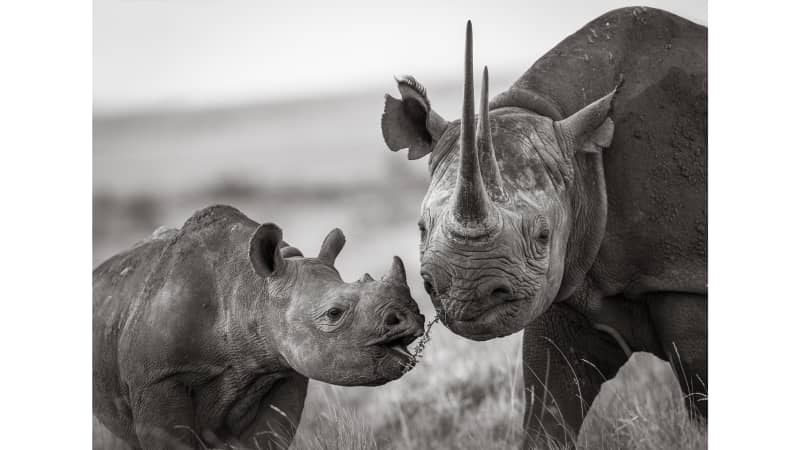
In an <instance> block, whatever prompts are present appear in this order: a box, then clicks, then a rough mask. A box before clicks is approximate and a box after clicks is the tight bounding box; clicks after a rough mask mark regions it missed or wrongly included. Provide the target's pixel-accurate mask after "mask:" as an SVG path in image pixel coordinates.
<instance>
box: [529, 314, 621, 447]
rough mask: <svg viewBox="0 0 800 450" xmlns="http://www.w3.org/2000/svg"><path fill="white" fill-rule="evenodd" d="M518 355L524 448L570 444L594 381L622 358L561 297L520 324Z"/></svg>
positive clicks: (617, 349)
mask: <svg viewBox="0 0 800 450" xmlns="http://www.w3.org/2000/svg"><path fill="white" fill-rule="evenodd" d="M522 358H523V367H524V371H523V372H524V378H525V400H526V405H525V424H524V426H525V443H524V448H525V449H533V448H549V445H548V444H549V443H557V444H561V445H564V444H567V445H570V444H574V442H575V440H576V438H577V434H578V431H579V429H580V426H581V423H582V422H583V418H584V416H585V415H586V413H587V412H588V410H589V407H590V406H591V404H592V401H593V400H594V398H595V396H597V393H598V392H599V391H600V385H601V384H602V383H603V382H604V381H605V380H606V379H609V378H611V377H613V376H614V374H616V372H617V370H618V369H619V368H620V367H621V366H622V364H624V363H625V360H626V356H625V353H624V352H623V351H622V350H621V349H620V347H619V346H618V345H617V344H616V343H615V342H613V341H612V340H611V339H610V338H609V336H607V335H606V334H605V333H602V332H599V331H597V330H595V329H594V328H593V327H592V324H591V323H590V322H589V321H588V320H587V319H586V318H585V317H584V316H582V315H581V314H579V313H578V312H577V311H575V310H574V309H572V308H571V307H569V306H567V305H566V304H564V303H557V304H554V305H553V306H551V307H550V309H549V310H548V311H546V312H545V313H544V314H542V316H540V317H539V318H538V319H536V320H535V321H534V322H533V323H532V324H531V325H529V326H528V327H527V328H526V329H525V336H524V339H523V347H522ZM554 441H555V442H554Z"/></svg>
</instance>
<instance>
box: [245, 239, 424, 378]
mask: <svg viewBox="0 0 800 450" xmlns="http://www.w3.org/2000/svg"><path fill="white" fill-rule="evenodd" d="M281 239H282V232H281V230H280V228H278V227H277V226H276V225H274V224H264V225H261V226H260V227H259V228H258V229H257V230H256V232H255V233H254V234H253V236H252V238H251V240H250V261H251V264H252V266H253V269H254V270H255V272H256V273H257V274H258V275H260V276H262V277H264V278H267V280H268V290H269V297H270V298H269V302H270V303H271V305H270V307H271V308H273V311H275V312H276V314H270V315H269V316H270V317H273V318H276V319H275V320H276V322H277V323H274V324H270V328H271V329H273V330H274V341H275V343H276V346H277V347H278V350H279V351H280V353H281V355H282V356H283V358H284V359H285V360H286V362H287V363H288V364H289V365H290V366H291V367H292V368H293V369H294V370H296V371H297V372H299V373H301V374H303V375H305V376H307V377H309V378H312V379H315V380H320V381H324V382H327V383H333V384H339V385H377V384H383V383H386V382H388V381H391V380H394V379H396V378H398V377H400V376H401V375H402V374H403V372H404V370H405V368H406V366H407V365H408V364H409V363H410V362H411V359H412V358H411V355H410V354H409V353H408V350H407V349H406V346H408V345H409V344H410V343H411V342H413V341H414V340H415V339H416V338H417V337H419V336H421V335H422V331H423V325H424V321H425V317H424V316H422V315H421V314H420V313H419V308H418V307H417V304H416V302H414V300H413V299H412V298H411V295H410V292H409V289H408V285H407V284H406V273H405V268H404V267H403V262H402V261H401V260H400V258H398V257H396V256H395V257H394V261H393V263H392V265H391V268H390V269H389V273H388V274H387V275H386V276H384V277H383V279H382V280H380V281H375V280H373V279H372V277H370V275H369V274H364V276H363V277H362V278H361V279H360V280H358V281H356V282H354V283H345V282H344V281H342V278H341V277H340V276H339V272H337V271H336V269H335V268H334V266H333V264H334V260H335V259H336V256H337V255H338V254H339V252H340V251H341V250H342V247H343V246H344V242H345V239H344V235H343V234H342V232H341V231H340V230H339V229H335V230H333V231H331V232H330V233H329V234H328V236H327V237H326V238H325V241H324V242H323V244H322V248H321V249H320V252H319V256H318V257H316V258H304V257H302V255H301V254H300V253H299V251H296V250H295V252H294V253H292V252H287V251H286V249H283V251H282V249H281V246H282V240H281ZM283 245H285V244H283ZM292 254H293V255H294V256H290V255H292Z"/></svg>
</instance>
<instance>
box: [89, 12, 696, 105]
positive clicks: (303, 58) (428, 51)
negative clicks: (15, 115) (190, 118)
mask: <svg viewBox="0 0 800 450" xmlns="http://www.w3.org/2000/svg"><path fill="white" fill-rule="evenodd" d="M273 3H275V4H273ZM290 3H291V5H290ZM431 3H433V2H431V1H417V0H399V1H398V0H394V1H391V2H377V1H352V0H351V1H341V0H340V1H336V2H330V1H292V2H287V1H281V2H269V1H252V2H242V1H222V0H95V1H94V25H93V26H94V68H93V75H94V104H95V107H96V108H98V109H99V110H120V109H127V108H131V107H134V108H135V107H142V106H153V105H164V104H174V103H189V104H208V103H217V102H239V101H247V100H265V99H275V98H290V97H297V96H312V95H318V94H320V93H327V92H334V91H337V90H349V89H354V88H358V87H361V86H365V85H367V86H374V85H385V84H386V83H387V81H390V80H391V76H392V75H393V74H398V75H399V74H405V73H412V74H417V75H418V76H419V77H420V78H422V79H423V82H427V83H430V82H431V81H440V80H450V79H458V78H460V76H461V75H460V67H461V64H463V63H462V58H463V56H462V55H463V38H464V37H463V36H464V26H465V23H466V20H467V19H468V18H469V19H472V21H473V27H474V33H475V59H476V61H475V62H476V66H482V65H484V64H486V65H488V66H489V68H490V71H493V72H497V73H511V72H513V73H515V74H516V73H519V74H521V73H522V71H524V70H525V69H526V68H527V67H529V66H530V65H531V64H532V63H533V62H534V61H535V60H536V58H538V57H539V56H541V55H542V54H543V53H544V52H545V51H547V50H548V49H550V48H551V47H552V46H554V45H555V44H556V43H558V42H559V41H560V40H561V39H563V38H564V37H566V36H567V35H568V34H570V33H571V32H573V31H575V30H577V29H578V28H579V27H580V26H582V25H583V24H585V23H586V22H588V21H589V20H591V19H593V18H594V17H596V16H598V15H600V14H602V13H603V12H605V11H608V10H610V9H614V8H617V7H621V6H626V5H629V3H628V2H623V1H612V0H598V1H590V2H588V1H565V0H547V1H545V0H527V1H506V2H500V1H493V2H489V1H485V0H483V1H466V2H457V3H456V2H447V4H446V5H444V4H440V5H433V6H432V5H431ZM442 3H444V2H442ZM490 3H491V5H489V4H490ZM647 5H648V6H653V7H659V8H662V9H666V10H668V11H671V12H673V13H676V14H678V15H681V16H683V17H686V18H688V19H690V20H693V21H695V22H698V23H702V24H707V5H706V2H704V1H697V0H672V1H651V2H648V3H647ZM476 70H477V69H476Z"/></svg>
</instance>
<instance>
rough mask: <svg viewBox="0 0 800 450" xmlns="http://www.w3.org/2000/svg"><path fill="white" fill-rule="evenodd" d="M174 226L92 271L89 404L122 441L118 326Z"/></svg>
mask: <svg viewBox="0 0 800 450" xmlns="http://www.w3.org/2000/svg"><path fill="white" fill-rule="evenodd" d="M176 234H177V230H170V231H169V232H166V233H154V234H153V236H151V237H149V238H147V239H146V240H144V241H142V242H140V243H138V244H137V245H135V246H134V247H133V248H131V249H129V250H127V251H124V252H122V253H119V254H117V255H115V256H113V257H111V258H110V259H108V260H106V261H105V262H103V263H102V264H100V265H99V266H97V267H96V268H95V269H94V270H93V271H92V296H93V299H92V300H93V319H92V329H93V330H92V334H93V344H92V345H93V347H92V386H93V392H92V402H93V412H94V415H95V416H96V417H97V419H99V420H100V421H101V422H102V423H103V424H104V425H105V426H106V427H108V428H109V429H110V430H111V431H112V432H113V433H114V434H116V435H117V436H119V437H122V438H124V439H129V436H127V434H128V433H130V430H131V428H130V414H129V413H128V414H124V413H123V414H120V411H126V410H128V411H129V410H130V407H129V405H128V398H127V388H126V386H125V383H123V382H122V380H121V379H120V376H119V364H118V355H119V353H118V351H119V339H120V334H121V330H122V328H123V327H124V325H125V321H126V319H127V318H128V317H129V312H130V309H131V305H132V304H133V302H134V301H135V300H136V299H137V298H138V296H139V294H140V293H141V291H142V289H143V287H144V284H145V281H146V280H147V278H148V276H149V275H150V273H151V271H152V269H153V267H154V265H155V264H156V263H157V261H158V260H159V259H160V258H161V255H162V254H163V253H164V250H165V249H166V248H167V247H168V246H169V245H170V242H171V241H172V239H174V237H175V235H176Z"/></svg>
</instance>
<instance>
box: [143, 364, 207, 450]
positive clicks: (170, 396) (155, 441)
mask: <svg viewBox="0 0 800 450" xmlns="http://www.w3.org/2000/svg"><path fill="white" fill-rule="evenodd" d="M132 400H133V401H132V405H131V406H132V412H133V426H134V430H135V431H136V436H137V438H138V439H139V445H140V447H141V448H143V449H146V450H151V449H194V448H202V446H203V445H202V442H200V440H199V433H197V432H196V430H195V429H194V413H193V408H192V401H191V398H190V394H189V392H188V390H187V389H186V387H185V386H183V385H182V384H180V383H179V382H177V381H175V380H166V381H162V382H159V383H156V384H153V385H149V386H146V387H143V388H142V389H140V390H139V391H138V392H137V393H136V394H134V395H133V399H132Z"/></svg>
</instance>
